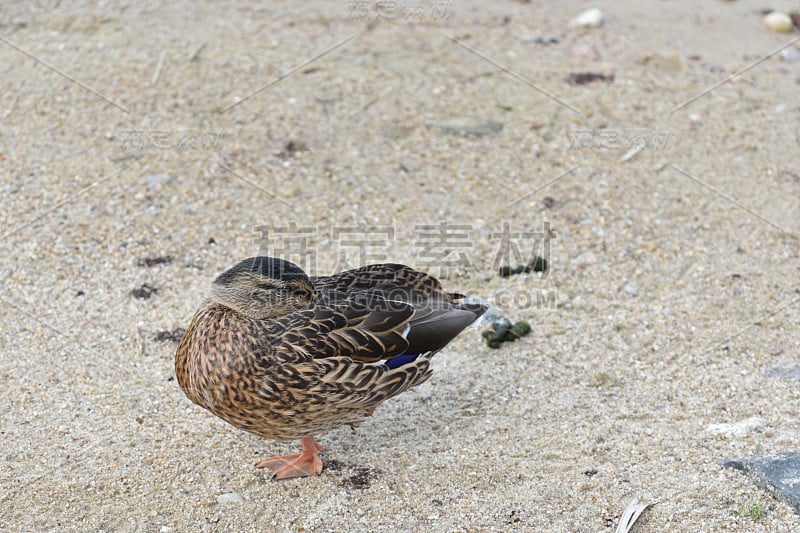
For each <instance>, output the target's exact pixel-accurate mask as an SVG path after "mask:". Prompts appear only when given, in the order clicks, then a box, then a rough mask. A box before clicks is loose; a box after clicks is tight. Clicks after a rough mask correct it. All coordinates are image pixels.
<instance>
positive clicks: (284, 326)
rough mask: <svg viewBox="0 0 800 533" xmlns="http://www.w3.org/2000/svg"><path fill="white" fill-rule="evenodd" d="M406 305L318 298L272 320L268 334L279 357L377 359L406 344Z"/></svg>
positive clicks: (399, 351) (410, 309)
mask: <svg viewBox="0 0 800 533" xmlns="http://www.w3.org/2000/svg"><path fill="white" fill-rule="evenodd" d="M413 316H414V308H413V307H412V306H411V305H410V304H403V305H392V306H391V307H387V306H383V307H374V306H373V307H368V306H366V305H363V304H359V303H356V302H349V301H339V302H320V304H318V305H315V306H314V307H311V308H309V309H304V310H301V311H297V312H294V313H291V314H289V315H286V316H284V317H281V318H277V319H274V320H272V321H270V322H271V324H270V338H271V339H272V340H271V343H272V347H273V350H274V352H275V353H276V355H277V357H278V358H279V360H280V359H281V358H283V359H284V360H297V361H309V360H312V359H325V358H329V357H349V358H353V359H359V360H365V361H377V360H380V359H383V358H386V357H392V356H394V355H399V354H402V353H404V352H405V351H406V350H407V348H408V341H407V340H406V334H407V331H408V322H409V321H410V320H411V318H412V317H413Z"/></svg>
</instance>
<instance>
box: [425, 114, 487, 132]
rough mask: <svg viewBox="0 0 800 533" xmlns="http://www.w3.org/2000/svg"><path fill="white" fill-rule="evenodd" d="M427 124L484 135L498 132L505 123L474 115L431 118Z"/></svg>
mask: <svg viewBox="0 0 800 533" xmlns="http://www.w3.org/2000/svg"><path fill="white" fill-rule="evenodd" d="M426 126H427V128H428V129H437V130H442V131H447V132H450V133H458V134H461V135H472V136H475V137H483V136H484V135H489V134H490V133H497V132H499V131H500V130H502V129H503V124H502V123H500V122H495V121H494V120H489V119H488V118H483V117H478V116H474V115H465V116H459V117H449V118H444V119H437V120H431V121H430V122H428V123H427V124H426Z"/></svg>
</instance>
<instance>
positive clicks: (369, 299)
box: [175, 257, 486, 479]
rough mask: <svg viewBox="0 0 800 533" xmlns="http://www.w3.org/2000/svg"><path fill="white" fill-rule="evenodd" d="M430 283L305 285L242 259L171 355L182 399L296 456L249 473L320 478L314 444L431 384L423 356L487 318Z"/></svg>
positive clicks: (380, 275) (339, 278) (419, 278)
mask: <svg viewBox="0 0 800 533" xmlns="http://www.w3.org/2000/svg"><path fill="white" fill-rule="evenodd" d="M463 299H464V297H463V296H462V295H459V294H453V293H447V292H444V290H443V289H442V286H441V284H440V283H439V281H438V280H437V279H436V278H434V277H433V276H431V275H429V274H425V273H423V272H419V271H417V270H414V269H412V268H410V267H407V266H405V265H399V264H378V265H370V266H365V267H362V268H358V269H355V270H348V271H345V272H341V273H339V274H335V275H332V276H323V277H309V276H308V275H307V274H306V273H305V272H303V270H302V269H300V268H299V267H298V266H297V265H295V264H294V263H291V262H289V261H285V260H282V259H276V258H272V257H251V258H249V259H245V260H244V261H241V262H240V263H239V264H237V265H236V266H234V267H233V268H231V269H229V270H227V271H225V272H223V273H222V274H220V275H219V276H218V277H217V278H216V279H215V280H214V282H213V283H212V285H211V291H210V296H209V298H208V299H207V301H206V302H205V303H204V304H203V305H202V307H201V308H200V310H199V311H198V312H197V314H195V316H194V318H193V319H192V322H191V324H190V325H189V327H188V328H187V330H186V333H185V334H184V335H183V338H182V339H181V341H180V343H179V345H178V349H177V352H176V354H175V373H176V376H177V378H178V383H179V384H180V386H181V388H182V389H183V391H184V392H185V393H186V395H187V396H188V397H189V398H190V399H191V400H192V401H193V402H195V403H196V404H197V405H199V406H201V407H204V408H205V409H208V410H209V411H211V412H212V413H213V414H215V415H217V416H218V417H220V418H222V419H223V420H225V421H226V422H229V423H230V424H232V425H233V426H235V427H237V428H240V429H243V430H245V431H248V432H250V433H253V434H255V435H258V436H261V437H265V438H269V439H279V440H290V439H300V444H301V446H302V451H301V452H300V453H297V454H294V455H286V456H278V457H271V458H267V459H262V460H261V461H259V462H258V463H256V465H255V466H256V468H267V469H268V470H270V471H271V472H272V474H273V478H274V479H286V478H293V477H301V476H310V475H313V474H320V473H321V472H322V461H321V459H320V457H319V452H321V451H322V450H323V447H322V446H321V445H320V444H319V443H318V442H317V440H316V436H317V435H319V434H320V433H324V432H326V431H329V430H332V429H334V428H337V427H339V426H342V425H347V424H350V425H355V424H358V423H359V422H361V421H363V419H364V417H365V416H370V415H372V413H373V411H374V410H375V408H376V407H377V406H378V405H380V404H381V403H383V402H384V401H386V400H387V399H389V398H391V397H393V396H396V395H397V394H400V393H401V392H403V391H405V390H408V389H409V388H411V387H414V386H416V385H419V384H420V383H422V382H424V381H425V380H427V379H428V378H429V377H430V375H431V367H430V363H431V357H432V356H433V355H434V354H435V353H436V352H438V351H439V350H440V349H442V348H443V347H444V346H445V345H446V344H447V343H449V342H450V341H451V340H452V339H453V338H454V337H455V336H456V335H458V334H459V333H460V332H461V331H462V330H463V329H464V328H466V327H467V326H468V325H469V324H471V323H472V322H473V321H475V320H476V319H477V318H478V317H479V316H480V315H481V314H482V313H483V312H484V311H485V310H486V309H485V307H484V306H483V305H481V304H475V303H468V302H464V301H462V300H463Z"/></svg>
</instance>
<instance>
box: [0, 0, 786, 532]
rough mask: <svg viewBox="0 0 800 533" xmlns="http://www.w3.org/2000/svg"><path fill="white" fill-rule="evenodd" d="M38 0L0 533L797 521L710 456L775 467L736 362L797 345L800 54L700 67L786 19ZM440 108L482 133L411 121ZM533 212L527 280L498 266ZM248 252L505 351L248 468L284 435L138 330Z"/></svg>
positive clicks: (157, 326) (12, 230)
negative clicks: (394, 302)
mask: <svg viewBox="0 0 800 533" xmlns="http://www.w3.org/2000/svg"><path fill="white" fill-rule="evenodd" d="M52 4H54V2H44V1H39V2H32V3H24V5H23V3H16V2H3V3H2V5H0V32H1V33H0V35H2V39H1V40H2V42H0V79H1V80H2V81H0V86H1V87H2V91H1V94H0V177H1V178H2V187H3V209H2V227H3V228H4V229H3V230H2V232H3V235H2V237H1V238H2V241H1V243H2V244H1V245H2V251H3V253H2V254H0V277H2V279H3V288H2V295H1V296H0V297H1V298H2V300H1V301H0V303H2V310H0V321H2V334H1V335H0V346H1V348H0V376H2V383H3V387H2V389H1V390H0V395H2V404H3V406H4V407H3V409H2V414H0V435H2V439H0V450H1V451H2V463H0V527H2V529H4V530H7V531H156V532H161V531H164V532H166V531H201V530H203V531H273V530H274V531H398V530H400V531H507V530H521V531H565V532H567V531H568V532H597V531H600V532H602V531H613V529H614V527H616V522H617V519H618V517H619V515H620V514H621V513H622V510H623V509H624V508H625V506H626V505H627V504H628V502H629V501H630V500H631V499H632V498H634V497H635V498H638V499H639V500H641V501H643V502H647V503H654V504H655V505H654V506H653V507H651V508H650V509H649V510H648V511H647V512H646V513H645V515H644V516H643V518H642V519H641V520H640V521H639V522H638V523H637V525H636V527H635V530H634V531H638V532H661V531H670V532H682V531H686V532H689V531H691V532H702V531H716V532H720V531H796V530H798V529H800V518H798V516H797V515H795V514H793V512H792V510H791V509H790V507H789V506H788V505H786V504H785V503H783V502H781V501H779V500H777V499H775V498H773V497H772V496H771V495H769V494H768V493H766V492H763V491H761V490H759V489H757V488H755V487H754V485H753V484H752V482H751V481H750V480H749V479H747V478H746V477H745V476H743V475H742V474H740V473H738V472H735V471H730V470H723V469H722V468H721V467H720V466H719V461H720V460H721V459H723V458H726V457H733V456H747V455H753V454H768V453H774V452H781V451H787V450H797V449H798V447H800V419H798V404H799V403H800V401H799V400H798V383H797V381H794V380H791V379H775V378H770V377H767V376H766V375H765V371H766V370H767V369H769V368H770V367H773V366H775V365H778V364H781V363H785V362H792V361H798V360H799V359H800V355H798V346H799V345H800V337H799V336H798V322H800V302H799V301H798V298H799V296H798V285H797V279H798V264H800V263H799V262H798V255H799V254H800V243H799V242H798V233H800V225H798V213H800V174H799V173H798V166H797V161H798V136H800V130H799V129H798V124H799V123H800V121H798V119H799V118H800V108H799V107H798V102H797V94H798V82H799V81H800V62H788V61H785V60H782V59H780V58H779V57H777V56H776V57H772V58H770V59H767V60H766V61H764V62H763V63H760V64H759V65H757V66H755V67H754V68H752V69H751V70H748V71H747V72H745V73H742V74H741V75H738V76H734V77H733V78H730V77H731V75H732V74H734V73H736V72H737V71H738V70H740V69H742V68H744V67H745V66H747V65H748V64H750V63H752V62H754V61H756V60H758V59H760V58H762V57H764V56H765V55H766V54H767V53H769V52H770V51H772V50H775V49H776V48H777V47H779V46H781V45H782V44H784V43H786V42H788V41H789V40H790V39H791V38H793V37H795V36H796V35H797V34H796V33H795V34H793V35H786V34H778V33H773V32H770V31H769V30H767V29H765V28H764V27H763V26H762V24H761V15H760V14H759V11H760V10H761V9H763V8H765V7H773V8H779V9H785V10H788V9H789V8H791V7H796V6H795V4H794V3H792V2H777V3H773V4H772V5H771V6H767V5H766V4H764V3H762V2H757V1H736V2H717V1H703V2H701V1H696V2H688V1H686V2H677V1H670V2H627V1H626V2H611V1H608V2H596V3H594V4H589V3H587V2H565V3H563V5H559V6H555V5H554V4H555V3H554V2H553V3H551V2H543V1H533V2H530V3H521V2H512V1H504V2H497V3H495V4H494V5H493V6H492V7H490V8H487V7H484V6H482V4H483V3H481V2H460V1H457V0H453V1H452V2H400V1H398V2H387V3H384V4H380V3H378V2H374V1H372V0H369V1H367V2H363V3H362V2H324V3H322V2H321V3H315V4H313V7H312V5H311V4H310V3H309V4H299V3H296V2H288V1H283V2H271V3H269V5H268V6H267V7H262V6H261V5H260V3H256V2H253V3H238V2H237V3H227V2H204V3H194V2H185V1H184V2H182V1H179V2H173V3H171V5H170V6H169V7H162V6H159V5H158V4H157V3H156V2H101V3H89V4H83V3H73V2H60V3H59V6H58V7H57V8H54V7H53V5H52ZM415 5H416V6H418V7H420V8H421V11H416V10H414V9H411V8H413V7H414V6H415ZM592 6H597V7H600V8H602V9H603V11H604V12H605V16H606V23H605V25H604V26H603V27H602V28H598V29H574V28H569V27H568V22H569V20H570V18H572V17H573V16H575V15H577V14H578V13H579V12H581V11H582V10H584V9H586V8H588V7H592ZM362 7H366V9H367V13H366V14H365V13H363V12H361V11H360V10H361V8H362ZM379 9H381V10H382V11H381V13H382V14H381V15H380V16H378V10H379ZM536 37H541V38H542V39H540V40H539V44H537V41H536ZM549 38H555V39H556V40H557V42H555V43H552V42H551V43H550V44H541V41H544V42H545V43H547V42H549V41H548V39H549ZM453 39H456V40H453ZM343 41H344V42H343ZM337 44H338V45H339V46H338V48H336V49H335V50H330V49H331V47H333V46H335V45H337ZM576 45H579V46H578V50H575V49H574V47H575V46H576ZM587 46H588V47H592V48H593V49H594V51H595V52H596V53H597V54H598V56H599V57H583V56H585V55H587V53H588V55H589V56H592V53H589V52H588V49H587ZM470 48H471V49H472V50H474V51H472V50H470ZM581 49H582V50H583V52H582V54H583V56H582V55H581V53H579V52H581ZM325 52H328V53H326V54H325ZM321 54H324V55H322V56H321V57H318V56H320V55H321ZM315 58H316V59H315ZM487 58H488V59H487ZM498 64H499V65H502V66H503V68H508V69H510V71H512V72H513V73H514V74H509V73H506V72H504V71H503V70H502V69H501V68H500V67H498V66H497V65H498ZM298 67H299V68H298ZM583 71H592V72H598V73H602V74H604V75H606V76H610V75H613V76H614V79H613V81H610V82H609V81H606V82H603V81H597V82H594V83H591V84H588V85H582V86H574V85H570V84H568V83H567V82H566V78H567V76H568V75H569V74H571V73H575V72H583ZM520 77H521V78H522V79H521V78H520ZM728 78H730V79H729V81H728V82H727V83H725V84H723V85H721V86H720V87H718V88H717V89H715V90H713V91H711V92H709V93H708V94H705V95H704V96H702V97H701V98H699V99H697V100H696V101H694V102H692V103H690V104H688V105H685V106H684V107H681V108H680V109H679V110H677V111H675V112H672V111H673V109H674V108H676V107H677V106H680V105H682V104H684V103H686V102H687V101H688V100H689V99H690V98H691V97H692V96H694V95H696V94H698V93H700V92H702V91H706V90H707V89H709V88H710V87H712V86H713V85H714V84H717V83H719V82H722V81H723V80H726V79H728ZM543 91H546V92H547V93H550V94H551V95H552V96H553V98H551V97H548V96H547V95H545V94H544V92H543ZM457 115H477V116H481V117H484V118H487V119H491V120H494V121H497V122H500V123H502V124H503V129H502V131H500V132H498V133H493V134H490V135H487V136H484V137H464V136H459V135H453V134H450V133H446V132H443V131H440V130H436V129H429V128H428V127H426V125H427V124H428V123H430V122H435V121H437V120H441V119H444V118H448V117H452V116H457ZM632 138H633V139H634V140H631V139H632ZM635 139H640V140H641V139H643V141H642V143H643V144H642V145H641V146H642V148H641V149H640V150H639V151H638V152H637V153H635V154H632V153H631V152H629V150H630V149H631V148H632V147H635V146H637V144H636V143H637V142H639V141H636V140H635ZM290 141H291V142H292V145H291V146H288V147H287V144H288V143H289V142H290ZM304 148H307V150H306V149H304ZM626 155H627V156H628V157H624V156H626ZM622 159H625V161H621V160H622ZM684 173H685V174H684ZM545 222H546V223H549V224H550V227H551V228H552V230H553V231H554V232H555V236H554V238H553V239H551V240H550V251H549V254H548V256H549V258H550V261H551V266H552V268H551V271H550V273H549V274H548V275H547V276H545V277H542V276H540V275H536V274H530V275H523V276H514V277H511V278H506V279H502V278H499V277H498V276H497V275H496V267H497V266H498V265H499V263H504V262H508V261H503V257H502V256H501V257H498V254H499V253H500V252H501V251H502V250H504V249H506V250H514V249H522V250H527V249H528V248H530V238H531V234H530V233H525V232H532V231H533V232H535V231H536V230H540V229H541V227H542V224H543V223H545ZM504 227H505V228H507V229H508V230H509V234H508V236H509V238H508V239H507V241H508V242H507V243H506V244H509V247H506V248H504V247H503V246H502V243H503V238H502V236H500V237H498V235H497V234H498V233H500V234H502V231H503V228H504ZM259 228H261V229H259ZM264 229H266V231H267V233H266V234H264ZM437 232H438V233H437ZM436 235H439V236H438V237H437V236H436ZM442 235H444V237H442ZM526 239H527V240H526ZM526 243H527V244H526ZM515 246H517V248H515ZM259 251H261V252H267V253H274V254H278V255H287V256H288V255H291V254H292V253H294V254H299V255H302V256H303V257H304V258H305V259H304V260H305V261H306V262H305V263H304V266H306V267H308V268H309V270H311V271H313V272H314V273H320V274H322V273H328V272H330V271H332V270H333V269H335V268H336V267H337V266H347V264H353V265H354V264H358V263H360V262H362V261H367V262H369V261H379V260H391V261H396V262H403V263H407V264H411V265H415V266H418V267H420V268H428V269H431V268H432V269H433V272H434V273H436V274H438V275H441V276H442V277H443V278H444V282H445V284H446V285H447V287H448V288H451V289H453V290H460V291H462V292H469V293H470V294H478V295H481V296H483V297H485V298H488V299H490V300H493V301H494V302H495V303H496V304H497V305H498V306H500V308H501V309H502V310H503V312H505V313H506V314H507V315H508V316H509V317H511V318H513V319H518V320H527V321H529V322H531V323H532V324H533V332H532V334H531V335H530V336H528V337H526V338H525V339H523V340H521V341H518V342H516V343H514V344H508V345H505V346H504V347H503V348H501V349H499V350H491V349H489V348H488V347H486V345H485V344H484V343H483V340H482V339H481V337H480V334H479V331H477V330H474V329H473V330H470V331H467V332H466V333H465V334H464V335H462V336H461V337H460V338H459V339H458V340H457V341H456V342H454V343H453V344H452V345H451V346H450V347H448V348H447V349H446V350H445V351H444V352H442V353H441V354H439V355H438V356H437V357H436V359H435V368H436V370H435V374H434V377H433V378H432V379H431V380H430V381H429V382H428V383H426V384H424V385H423V386H420V387H419V388H417V389H416V390H415V391H414V392H410V393H407V394H405V395H403V396H401V397H399V398H396V399H394V400H392V401H391V402H389V403H388V404H386V405H385V406H383V407H382V408H381V409H380V410H378V411H377V412H376V414H375V416H374V417H372V418H371V419H369V420H367V421H366V422H365V423H364V424H363V425H362V426H361V427H360V428H359V429H358V430H357V431H355V432H354V431H351V430H350V429H349V428H343V429H340V430H337V431H335V432H332V433H329V434H327V435H324V436H322V437H321V441H322V442H323V444H324V445H325V446H326V447H327V449H326V452H325V454H324V460H325V461H326V464H327V465H328V467H327V468H326V470H325V471H324V472H323V475H322V476H320V477H316V478H313V479H300V480H292V481H288V482H272V481H270V480H269V479H268V478H267V477H266V476H265V474H264V472H262V471H257V470H255V469H254V468H253V464H254V463H255V462H256V460H257V459H258V458H261V457H264V456H266V455H269V454H278V453H289V452H292V451H293V450H295V448H296V446H297V444H296V443H280V442H268V441H264V440H261V439H258V438H256V437H254V436H250V435H247V434H244V433H242V432H239V431H238V430H235V429H233V428H231V427H229V426H227V425H226V424H225V423H224V422H222V421H219V420H216V419H215V418H213V417H212V416H211V415H209V414H207V413H206V412H204V411H203V410H201V409H200V408H198V407H196V406H194V405H193V404H191V403H190V402H189V401H188V400H187V399H186V398H185V397H184V395H183V393H182V392H181V391H180V390H179V388H178V387H177V384H176V382H175V379H174V371H173V354H174V350H175V343H174V342H172V341H170V340H163V341H157V340H155V339H156V336H157V335H158V334H159V332H163V331H172V330H174V329H175V328H179V327H182V326H183V327H185V326H186V325H187V324H188V321H189V319H190V317H191V315H192V314H193V312H194V310H195V309H196V308H197V306H198V305H199V303H200V302H201V301H202V299H203V297H204V294H205V292H206V290H207V287H208V284H209V282H210V281H211V280H212V279H213V278H214V276H216V275H217V274H218V273H219V272H221V271H222V270H224V269H226V268H228V267H229V266H231V265H232V264H234V263H235V262H236V261H238V260H239V259H242V258H244V257H247V256H250V255H255V254H257V253H259ZM166 256H169V257H171V258H172V261H166V262H164V263H162V264H155V265H152V266H147V262H146V260H147V259H151V260H152V259H157V258H159V257H166ZM511 262H513V261H511ZM440 263H444V264H445V267H442V268H438V267H437V265H439V264H440ZM143 285H147V286H148V287H154V288H156V289H157V291H156V292H155V293H154V294H152V295H151V297H150V298H136V297H133V296H132V295H131V291H132V290H134V289H141V288H142V286H143ZM144 292H147V291H144ZM751 417H759V418H761V419H763V420H762V422H761V424H760V427H756V428H755V429H750V430H745V431H743V432H742V433H741V434H735V435H734V434H732V435H725V434H715V433H714V432H713V431H711V430H710V429H709V426H710V425H712V424H720V423H735V422H739V421H742V420H746V419H749V418H751ZM757 426H758V424H757ZM753 510H756V511H758V510H761V511H763V512H764V516H763V517H759V516H758V515H759V513H758V512H753Z"/></svg>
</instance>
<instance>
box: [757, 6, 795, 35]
mask: <svg viewBox="0 0 800 533" xmlns="http://www.w3.org/2000/svg"><path fill="white" fill-rule="evenodd" d="M764 26H766V27H767V28H769V29H771V30H772V31H777V32H780V33H789V32H790V31H792V28H793V27H794V24H793V23H792V18H791V17H790V16H789V15H787V14H786V13H781V12H780V11H773V12H772V13H768V14H767V15H766V16H765V17H764Z"/></svg>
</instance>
